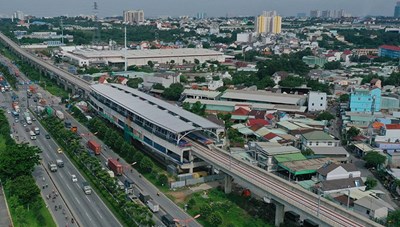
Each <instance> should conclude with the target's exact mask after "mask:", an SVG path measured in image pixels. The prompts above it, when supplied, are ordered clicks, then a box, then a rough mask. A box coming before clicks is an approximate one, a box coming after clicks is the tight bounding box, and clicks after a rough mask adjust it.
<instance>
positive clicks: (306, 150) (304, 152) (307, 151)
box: [301, 148, 314, 156]
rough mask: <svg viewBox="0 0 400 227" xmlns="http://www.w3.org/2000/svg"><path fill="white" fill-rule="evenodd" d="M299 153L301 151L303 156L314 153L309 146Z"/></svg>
mask: <svg viewBox="0 0 400 227" xmlns="http://www.w3.org/2000/svg"><path fill="white" fill-rule="evenodd" d="M301 153H302V154H303V155H304V156H311V155H314V151H313V150H311V148H307V149H305V150H304V151H301Z"/></svg>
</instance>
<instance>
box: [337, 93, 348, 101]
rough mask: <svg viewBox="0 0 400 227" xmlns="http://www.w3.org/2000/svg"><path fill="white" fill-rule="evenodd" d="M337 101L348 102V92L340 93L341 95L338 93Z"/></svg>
mask: <svg viewBox="0 0 400 227" xmlns="http://www.w3.org/2000/svg"><path fill="white" fill-rule="evenodd" d="M339 101H340V102H348V101H350V95H348V94H342V95H340V97H339Z"/></svg>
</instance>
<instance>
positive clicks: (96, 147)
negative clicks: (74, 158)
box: [87, 140, 101, 155]
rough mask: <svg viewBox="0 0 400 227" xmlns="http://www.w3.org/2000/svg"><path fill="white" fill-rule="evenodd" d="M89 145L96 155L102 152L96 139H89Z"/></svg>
mask: <svg viewBox="0 0 400 227" xmlns="http://www.w3.org/2000/svg"><path fill="white" fill-rule="evenodd" d="M87 146H88V148H89V149H90V150H92V151H93V152H94V153H95V154H96V155H99V154H100V153H101V146H100V145H99V144H98V143H97V142H96V141H94V140H89V141H88V142H87Z"/></svg>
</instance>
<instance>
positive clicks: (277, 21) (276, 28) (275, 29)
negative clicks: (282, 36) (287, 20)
mask: <svg viewBox="0 0 400 227" xmlns="http://www.w3.org/2000/svg"><path fill="white" fill-rule="evenodd" d="M272 23H273V26H272V33H274V34H279V33H281V32H282V17H280V16H274V18H273V20H272Z"/></svg>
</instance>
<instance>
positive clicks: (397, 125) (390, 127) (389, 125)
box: [386, 124, 400, 129]
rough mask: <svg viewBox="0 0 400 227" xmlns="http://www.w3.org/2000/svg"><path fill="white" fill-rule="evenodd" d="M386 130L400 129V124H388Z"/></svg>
mask: <svg viewBox="0 0 400 227" xmlns="http://www.w3.org/2000/svg"><path fill="white" fill-rule="evenodd" d="M386 129H400V124H387V125H386Z"/></svg>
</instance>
